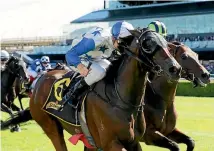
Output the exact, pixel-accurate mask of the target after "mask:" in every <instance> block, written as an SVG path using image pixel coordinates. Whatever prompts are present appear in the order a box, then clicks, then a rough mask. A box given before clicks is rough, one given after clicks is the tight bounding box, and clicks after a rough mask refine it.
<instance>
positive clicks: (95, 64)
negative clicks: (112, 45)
mask: <svg viewBox="0 0 214 151" xmlns="http://www.w3.org/2000/svg"><path fill="white" fill-rule="evenodd" d="M91 63H92V65H91V67H90V69H91V70H90V71H89V74H88V75H87V76H86V77H85V78H84V79H85V82H86V83H87V84H88V85H92V84H94V83H95V82H98V81H100V80H101V79H103V78H104V77H105V75H106V71H107V69H108V68H109V66H110V65H111V62H110V61H108V60H106V59H102V60H97V61H91ZM82 64H84V65H85V66H86V67H88V64H89V61H82ZM72 69H74V68H72ZM74 70H75V71H77V69H76V68H75V69H74Z"/></svg>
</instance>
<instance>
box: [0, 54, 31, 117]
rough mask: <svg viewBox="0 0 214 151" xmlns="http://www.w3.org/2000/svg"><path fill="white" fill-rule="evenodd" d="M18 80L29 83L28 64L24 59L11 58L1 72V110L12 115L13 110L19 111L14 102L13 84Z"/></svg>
mask: <svg viewBox="0 0 214 151" xmlns="http://www.w3.org/2000/svg"><path fill="white" fill-rule="evenodd" d="M16 78H18V79H20V80H23V81H28V79H29V77H28V75H27V74H26V64H25V62H24V61H23V60H22V58H17V57H14V56H11V58H10V59H9V60H8V62H7V63H6V68H5V70H4V71H1V110H2V111H4V112H7V113H9V114H10V115H12V111H11V108H12V109H17V110H18V109H19V108H18V107H17V106H16V105H15V104H13V101H14V99H15V95H14V94H15V92H14V89H13V83H14V81H15V79H16Z"/></svg>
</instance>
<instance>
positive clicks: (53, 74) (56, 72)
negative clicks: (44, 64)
mask: <svg viewBox="0 0 214 151" xmlns="http://www.w3.org/2000/svg"><path fill="white" fill-rule="evenodd" d="M67 72H69V70H52V71H50V72H47V73H46V74H45V76H46V77H54V78H56V79H59V78H62V77H63V75H65V74H66V73H67Z"/></svg>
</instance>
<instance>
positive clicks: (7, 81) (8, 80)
mask: <svg viewBox="0 0 214 151" xmlns="http://www.w3.org/2000/svg"><path fill="white" fill-rule="evenodd" d="M15 78H16V77H15V76H14V75H13V74H12V73H10V72H9V71H8V70H7V69H6V70H5V71H4V72H3V73H2V75H1V83H2V85H3V87H5V88H9V87H11V86H12V85H13V83H14V81H15Z"/></svg>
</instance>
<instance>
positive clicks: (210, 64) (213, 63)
mask: <svg viewBox="0 0 214 151" xmlns="http://www.w3.org/2000/svg"><path fill="white" fill-rule="evenodd" d="M202 64H203V66H204V67H205V68H206V69H207V70H208V71H209V72H210V73H211V74H214V60H209V61H202Z"/></svg>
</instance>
